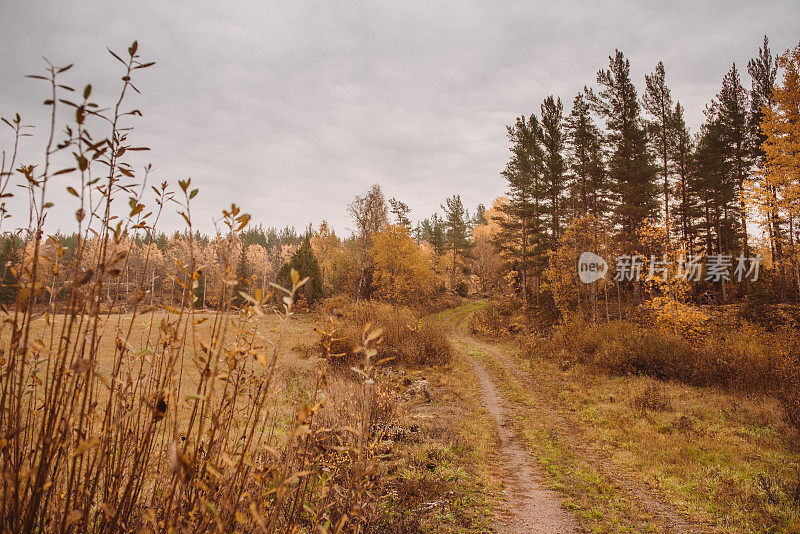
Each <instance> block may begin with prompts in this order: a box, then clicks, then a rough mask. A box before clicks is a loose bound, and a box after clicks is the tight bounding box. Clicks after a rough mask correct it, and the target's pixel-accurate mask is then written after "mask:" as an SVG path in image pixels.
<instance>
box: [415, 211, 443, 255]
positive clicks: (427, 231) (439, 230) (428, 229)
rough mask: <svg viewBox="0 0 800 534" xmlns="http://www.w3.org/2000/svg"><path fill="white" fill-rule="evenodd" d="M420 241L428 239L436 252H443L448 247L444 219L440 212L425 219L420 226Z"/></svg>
mask: <svg viewBox="0 0 800 534" xmlns="http://www.w3.org/2000/svg"><path fill="white" fill-rule="evenodd" d="M418 234H419V240H420V241H427V242H428V243H429V244H430V245H431V246H432V247H433V250H434V251H435V252H436V254H443V253H444V251H445V248H446V247H447V243H446V235H445V227H444V221H443V220H442V218H441V217H440V216H439V214H438V213H434V214H433V215H431V216H430V217H429V218H426V219H423V220H422V222H420V223H419V226H418Z"/></svg>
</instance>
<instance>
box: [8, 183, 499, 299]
mask: <svg viewBox="0 0 800 534" xmlns="http://www.w3.org/2000/svg"><path fill="white" fill-rule="evenodd" d="M484 211H485V208H484V207H483V206H478V208H477V209H476V211H475V213H476V215H475V216H474V217H471V216H470V215H469V212H468V211H467V210H466V209H465V208H464V206H463V204H462V201H461V198H460V196H459V195H453V196H452V197H450V198H447V199H445V200H444V201H443V203H442V213H441V214H440V213H434V214H433V215H432V216H431V217H428V218H425V219H423V220H422V221H420V222H419V223H417V224H415V225H412V223H411V220H410V218H409V217H410V213H411V209H410V208H409V207H408V205H407V204H405V203H403V202H401V201H399V200H397V199H395V198H389V199H388V200H387V199H386V198H385V196H384V194H383V191H382V189H381V187H380V186H379V185H374V186H372V187H371V188H370V189H369V190H368V191H366V192H365V193H364V194H363V195H358V196H356V198H355V199H354V200H353V201H352V202H351V203H350V204H349V205H348V206H347V212H348V214H349V216H350V220H351V223H352V225H353V231H352V233H351V234H350V235H347V236H344V237H340V236H337V235H336V232H335V231H334V230H333V229H332V228H331V226H330V225H329V224H328V223H327V222H326V221H322V222H321V223H320V224H319V226H318V227H316V228H314V226H313V225H309V226H308V227H307V228H306V229H305V230H304V231H303V232H297V231H296V230H295V229H294V228H283V229H281V230H278V229H275V228H264V227H262V226H256V227H251V228H245V229H244V230H242V231H241V232H238V233H237V234H236V235H233V236H232V235H221V234H220V235H217V236H214V237H209V236H206V235H203V234H200V233H199V232H194V233H190V232H188V231H183V232H179V231H176V232H174V233H172V234H169V235H168V234H165V233H163V232H162V233H158V234H156V235H153V234H152V232H150V231H149V230H146V229H142V230H141V231H139V232H137V231H136V230H134V231H133V233H132V234H131V235H127V234H126V235H125V236H122V237H121V238H120V244H119V246H120V247H121V248H123V249H125V250H127V260H126V262H125V264H124V267H122V269H121V271H120V273H118V275H117V276H115V277H114V279H113V280H112V281H111V283H109V284H107V285H106V287H105V290H104V293H105V294H104V297H105V301H106V304H107V305H108V306H109V307H112V306H113V307H116V308H122V309H126V308H127V307H128V306H132V305H133V304H134V302H135V301H136V300H137V299H138V300H139V301H140V302H141V301H144V302H145V303H146V304H151V305H154V306H171V307H175V308H178V307H180V306H187V305H193V306H196V307H199V308H217V307H220V306H224V303H225V299H224V297H223V295H224V294H225V291H224V289H225V288H224V285H225V284H226V280H230V279H231V276H229V275H227V274H226V272H225V269H226V267H225V266H226V265H233V266H234V273H233V274H234V277H233V278H235V279H236V280H238V281H239V282H238V284H237V287H235V288H234V289H235V291H234V292H235V294H236V295H237V296H236V297H235V298H234V304H237V303H241V297H240V294H241V293H247V294H250V293H254V292H255V291H256V290H260V291H261V292H262V294H264V293H266V292H268V291H270V290H271V289H272V286H271V284H272V283H275V282H277V283H278V284H279V285H283V286H290V285H291V281H290V272H291V270H292V269H296V270H297V271H298V272H300V273H302V274H303V276H309V277H310V278H311V279H310V281H309V283H307V284H306V285H305V287H304V290H303V293H302V294H301V295H300V296H299V299H300V301H301V303H303V302H305V303H309V302H313V301H315V300H318V299H319V298H321V297H323V296H334V295H345V296H347V297H349V298H353V299H361V298H379V299H384V300H388V301H391V302H394V303H412V302H415V301H419V300H421V299H423V298H425V297H426V296H428V295H430V294H432V293H435V292H443V291H450V290H452V291H456V292H459V293H461V294H462V295H466V294H467V293H468V292H472V291H475V290H485V291H488V290H489V289H492V288H494V287H496V286H497V284H498V282H499V269H500V260H499V258H498V257H497V255H496V253H495V252H494V250H493V247H492V245H491V243H490V241H489V239H490V234H489V233H488V232H487V231H486V225H487V221H486V219H485V218H484V217H483V214H484ZM79 241H80V239H79V237H78V235H77V234H69V235H66V234H62V233H56V234H54V235H52V236H50V237H49V238H48V239H46V240H45V241H44V242H43V244H42V245H41V256H42V258H43V259H44V261H46V262H47V263H48V265H50V266H51V267H52V268H50V269H41V270H39V271H38V272H37V285H38V286H40V287H41V288H42V289H43V291H42V292H41V294H40V295H39V296H38V297H37V299H38V304H44V305H51V304H53V303H54V302H59V301H61V300H63V299H65V298H66V294H67V291H68V288H69V282H70V280H69V277H70V276H71V275H70V273H69V272H67V270H66V269H63V268H59V266H65V265H71V264H72V263H73V260H74V257H73V256H74V254H75V249H76V246H77V244H78V242H79ZM33 246H34V242H33V241H32V240H30V239H26V237H25V235H23V234H19V233H17V234H11V233H6V234H4V235H2V236H0V262H2V266H3V269H2V284H1V285H0V303H2V304H11V303H13V302H14V301H15V299H16V298H17V293H18V288H19V287H20V283H19V282H20V277H21V279H22V281H23V282H26V283H27V278H28V277H29V274H28V273H26V272H25V271H24V269H22V268H21V266H22V265H24V263H25V262H24V258H25V257H26V256H30V255H31V254H32V253H33ZM84 246H86V247H87V250H88V253H86V254H84V259H83V263H84V264H85V265H84V266H83V268H84V269H88V268H89V264H90V262H91V261H92V258H94V254H93V252H96V251H94V248H96V247H98V246H100V241H99V240H97V239H92V238H89V239H88V240H86V243H85V245H84ZM192 256H193V257H194V261H195V262H196V263H197V265H199V266H200V269H199V271H200V274H199V276H198V277H197V280H196V281H195V282H194V287H193V289H192V294H193V296H192V297H191V299H192V302H191V303H190V302H187V296H186V291H185V288H184V285H185V284H188V283H189V278H190V276H189V274H188V273H186V272H184V271H183V270H182V269H181V266H182V265H187V264H188V261H189V258H190V257H192ZM473 268H474V269H475V273H473ZM26 283H24V284H22V285H29V284H26Z"/></svg>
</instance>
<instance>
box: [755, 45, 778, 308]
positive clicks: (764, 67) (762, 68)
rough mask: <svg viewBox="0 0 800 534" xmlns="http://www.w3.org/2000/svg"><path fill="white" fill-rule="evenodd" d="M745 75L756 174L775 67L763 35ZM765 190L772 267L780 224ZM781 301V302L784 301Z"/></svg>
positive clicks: (774, 198) (761, 164)
mask: <svg viewBox="0 0 800 534" xmlns="http://www.w3.org/2000/svg"><path fill="white" fill-rule="evenodd" d="M747 72H748V73H749V74H750V78H751V90H750V117H749V130H750V132H749V133H750V135H749V144H750V152H751V157H752V159H753V161H754V163H755V165H756V167H757V168H758V170H759V171H762V172H763V170H764V168H765V166H766V154H765V153H764V148H763V145H764V141H765V140H766V135H764V132H762V130H761V121H762V120H763V118H764V109H765V108H766V109H769V108H771V107H772V104H773V98H772V89H773V87H774V86H775V77H776V75H777V72H778V64H777V62H776V61H775V58H774V56H773V55H772V52H771V51H770V49H769V39H768V38H767V36H766V35H765V36H764V45H763V46H762V47H761V48H759V49H758V57H756V58H753V59H751V60H750V61H749V62H748V64H747ZM762 183H763V184H764V186H765V187H763V188H761V190H760V191H759V193H760V194H761V195H762V199H763V201H764V204H765V205H764V208H765V212H766V213H765V215H766V220H767V234H768V235H769V241H770V250H771V252H772V257H773V260H774V262H775V264H776V265H779V266H780V265H782V261H783V233H784V232H783V224H782V221H781V217H780V214H779V211H778V191H777V189H776V187H775V186H774V185H773V184H768V183H765V182H762ZM780 278H781V287H782V290H783V292H784V297H785V292H786V290H785V281H784V279H783V272H782V270H781V272H780ZM784 300H785V299H784Z"/></svg>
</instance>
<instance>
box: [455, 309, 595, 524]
mask: <svg viewBox="0 0 800 534" xmlns="http://www.w3.org/2000/svg"><path fill="white" fill-rule="evenodd" d="M468 316H469V311H466V312H461V311H460V312H457V313H456V314H455V315H453V316H452V317H450V318H448V321H447V322H448V323H449V325H450V326H451V327H452V329H453V342H454V345H455V347H456V348H457V349H458V350H459V352H460V353H461V354H462V355H463V356H464V357H466V358H467V359H468V360H469V362H470V363H471V364H472V367H473V369H474V371H475V375H476V376H477V377H478V380H479V382H480V386H481V393H482V395H483V406H484V408H485V409H486V410H487V411H488V412H489V414H491V416H492V418H493V419H494V421H495V424H496V426H497V435H498V438H499V441H500V450H499V451H498V453H499V457H500V465H501V471H502V473H501V475H502V479H503V488H504V494H505V497H506V499H505V502H504V503H502V505H501V506H500V507H499V508H500V509H499V510H498V511H499V514H498V515H497V517H496V518H495V529H496V530H497V532H499V533H509V534H536V533H556V532H557V533H563V534H569V533H574V532H584V530H583V529H582V528H581V527H580V525H579V523H578V522H577V520H576V519H575V518H574V517H573V516H572V514H571V513H570V512H568V511H567V510H565V509H564V508H563V507H562V506H561V499H560V497H559V495H558V494H557V493H555V492H554V491H552V490H549V489H547V487H546V486H545V485H544V483H543V480H544V476H545V475H544V473H543V472H542V470H541V468H540V467H539V466H538V464H537V463H536V460H535V459H534V458H533V457H532V456H531V454H530V453H529V452H528V451H526V450H525V448H524V447H523V446H522V444H521V443H520V440H519V438H518V437H517V435H516V433H515V432H514V430H513V426H512V423H511V420H510V417H511V415H512V414H511V411H510V410H509V409H508V407H507V406H506V403H505V401H504V400H503V397H502V395H501V394H500V392H499V391H498V389H497V387H496V386H495V384H494V382H493V380H492V378H491V376H490V375H489V373H488V372H487V371H486V369H485V368H484V367H483V365H481V364H480V363H479V362H478V360H477V359H476V358H474V357H473V356H471V355H470V341H471V340H470V338H469V336H467V335H466V334H465V333H464V331H463V325H462V323H463V322H464V321H465V320H466V318H467V317H468Z"/></svg>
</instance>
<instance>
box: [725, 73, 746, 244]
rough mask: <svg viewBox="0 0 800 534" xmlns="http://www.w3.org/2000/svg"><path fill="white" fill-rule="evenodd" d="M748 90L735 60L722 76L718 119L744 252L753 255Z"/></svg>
mask: <svg viewBox="0 0 800 534" xmlns="http://www.w3.org/2000/svg"><path fill="white" fill-rule="evenodd" d="M748 100H749V99H748V95H747V91H745V89H744V87H742V83H741V80H740V79H739V71H738V70H737V69H736V64H735V63H734V64H733V66H732V67H731V69H730V70H729V71H728V73H727V74H726V75H725V77H724V78H723V79H722V89H721V90H720V92H719V94H718V95H717V101H718V106H717V108H718V111H717V113H718V118H719V122H720V126H721V128H722V130H721V133H722V140H723V141H724V143H725V145H726V147H725V148H726V159H727V160H728V165H729V166H730V169H731V172H732V173H733V177H734V178H735V180H736V187H737V190H738V197H739V217H740V219H741V232H742V251H743V252H744V255H745V256H746V257H749V256H750V246H749V243H748V240H747V208H746V206H745V199H744V182H745V179H746V178H747V177H748V175H749V173H750V167H751V164H750V160H749V157H748V137H749V130H748V124H747V122H748V121H747V118H748V117H747V114H748V109H749V107H750V103H749V101H748Z"/></svg>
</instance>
